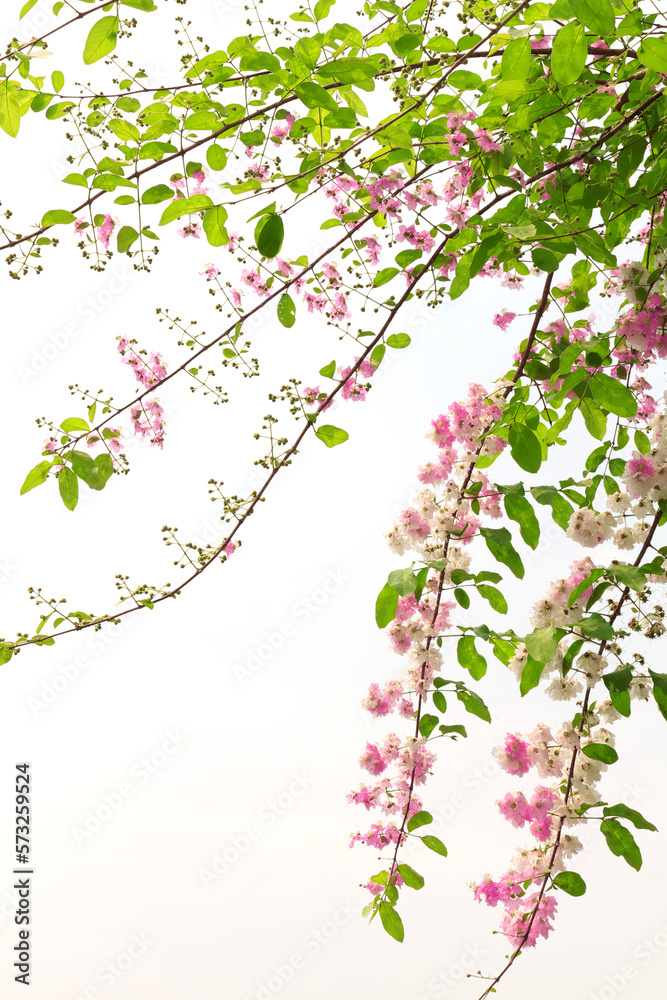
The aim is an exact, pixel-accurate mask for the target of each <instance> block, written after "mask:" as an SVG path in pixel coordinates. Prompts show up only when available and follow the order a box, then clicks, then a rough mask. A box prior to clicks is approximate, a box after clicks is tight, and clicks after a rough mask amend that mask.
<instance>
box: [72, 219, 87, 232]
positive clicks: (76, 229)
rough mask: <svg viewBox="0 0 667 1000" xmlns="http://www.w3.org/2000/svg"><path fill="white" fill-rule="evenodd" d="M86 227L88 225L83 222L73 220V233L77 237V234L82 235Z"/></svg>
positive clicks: (81, 220)
mask: <svg viewBox="0 0 667 1000" xmlns="http://www.w3.org/2000/svg"><path fill="white" fill-rule="evenodd" d="M87 227H88V223H87V222H85V221H84V220H83V219H75V220H74V232H75V233H76V234H77V236H78V235H79V233H82V232H83V231H84V229H86V228H87Z"/></svg>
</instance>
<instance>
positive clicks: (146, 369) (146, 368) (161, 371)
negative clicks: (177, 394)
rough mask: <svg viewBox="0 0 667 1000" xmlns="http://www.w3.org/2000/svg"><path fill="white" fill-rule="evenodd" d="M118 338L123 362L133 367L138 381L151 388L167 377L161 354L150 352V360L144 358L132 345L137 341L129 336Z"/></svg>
mask: <svg viewBox="0 0 667 1000" xmlns="http://www.w3.org/2000/svg"><path fill="white" fill-rule="evenodd" d="M116 339H117V340H118V346H117V350H118V351H119V353H120V354H121V355H122V358H123V364H125V365H128V366H129V367H130V368H131V369H132V371H133V372H134V376H135V378H136V379H137V381H138V382H140V383H141V384H142V385H144V386H146V388H147V389H150V387H151V386H153V385H157V383H158V382H161V381H162V380H163V379H164V378H166V375H167V369H166V368H165V365H164V361H163V360H162V356H161V355H160V354H149V355H148V360H144V358H143V357H142V356H141V355H140V354H138V353H137V352H136V351H135V350H134V348H133V347H132V344H135V343H136V341H134V340H128V339H127V337H117V338H116ZM128 352H129V353H128Z"/></svg>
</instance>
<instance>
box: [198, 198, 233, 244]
mask: <svg viewBox="0 0 667 1000" xmlns="http://www.w3.org/2000/svg"><path fill="white" fill-rule="evenodd" d="M226 221H227V209H226V208H223V206H222V205H214V206H213V208H209V209H208V211H207V212H205V213H204V218H203V219H202V228H203V230H204V232H205V233H206V239H207V240H208V242H209V243H210V244H211V246H212V247H222V246H226V245H227V243H229V236H228V235H227V230H226V229H225V222H226Z"/></svg>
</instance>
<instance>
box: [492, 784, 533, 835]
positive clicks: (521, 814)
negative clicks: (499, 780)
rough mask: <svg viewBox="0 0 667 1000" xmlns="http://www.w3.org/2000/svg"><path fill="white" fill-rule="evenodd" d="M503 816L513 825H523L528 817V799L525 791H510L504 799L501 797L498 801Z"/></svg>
mask: <svg viewBox="0 0 667 1000" xmlns="http://www.w3.org/2000/svg"><path fill="white" fill-rule="evenodd" d="M496 804H497V806H498V808H499V809H500V811H501V813H502V815H503V817H504V818H505V819H506V820H507V822H508V823H511V824H512V826H516V827H521V826H523V825H524V823H525V822H526V820H527V818H528V810H529V806H528V800H527V799H526V796H525V795H524V794H523V792H517V793H516V795H513V794H512V793H511V792H508V793H507V795H506V796H505V798H504V799H499V800H498V802H497V803H496Z"/></svg>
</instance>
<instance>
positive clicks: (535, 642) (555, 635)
mask: <svg viewBox="0 0 667 1000" xmlns="http://www.w3.org/2000/svg"><path fill="white" fill-rule="evenodd" d="M563 635H564V630H563V629H557V628H556V626H555V625H545V626H544V627H543V628H536V629H535V631H534V632H531V633H530V635H527V636H526V637H525V639H524V640H523V641H524V643H525V644H526V649H527V650H528V652H529V653H530V655H531V656H532V657H533V659H535V660H539V662H540V663H549V661H550V660H553V658H554V656H555V655H556V652H557V651H558V643H559V641H560V639H562V637H563Z"/></svg>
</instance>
